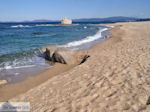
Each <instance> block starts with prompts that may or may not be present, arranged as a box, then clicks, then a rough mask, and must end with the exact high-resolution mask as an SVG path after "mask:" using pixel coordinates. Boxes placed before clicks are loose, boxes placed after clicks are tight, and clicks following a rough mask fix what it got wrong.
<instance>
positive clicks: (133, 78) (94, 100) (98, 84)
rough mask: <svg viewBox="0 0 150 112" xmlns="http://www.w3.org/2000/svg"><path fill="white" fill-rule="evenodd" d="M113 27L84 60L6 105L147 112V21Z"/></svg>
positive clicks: (37, 110) (53, 111)
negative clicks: (21, 103) (28, 104)
mask: <svg viewBox="0 0 150 112" xmlns="http://www.w3.org/2000/svg"><path fill="white" fill-rule="evenodd" d="M113 25H115V26H116V28H114V29H113V30H112V37H111V38H110V39H108V40H107V41H105V42H104V43H102V44H99V45H96V46H94V47H93V48H92V49H90V50H89V51H88V53H89V54H90V56H91V57H90V58H89V59H88V61H86V62H85V63H83V64H81V65H79V66H76V67H75V68H73V69H71V70H69V71H68V72H65V73H62V74H60V75H57V76H55V77H53V78H51V79H49V80H48V81H46V82H45V83H43V84H41V85H39V86H37V87H35V88H33V89H31V90H29V91H28V92H26V93H24V94H21V95H18V96H16V97H15V98H13V99H11V100H10V101H29V102H30V103H31V111H34V112H70V111H72V112H139V111H140V112H141V111H143V112H149V111H150V106H149V105H146V103H147V100H148V97H149V96H150V22H139V23H117V24H113Z"/></svg>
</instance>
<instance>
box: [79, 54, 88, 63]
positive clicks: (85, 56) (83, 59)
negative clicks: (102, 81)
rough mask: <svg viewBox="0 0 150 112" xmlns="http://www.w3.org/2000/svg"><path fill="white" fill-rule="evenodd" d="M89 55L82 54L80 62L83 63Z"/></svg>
mask: <svg viewBox="0 0 150 112" xmlns="http://www.w3.org/2000/svg"><path fill="white" fill-rule="evenodd" d="M89 57H90V56H89V55H84V57H83V58H82V61H81V62H80V64H82V63H84V62H85V61H86V60H87V59H88V58H89Z"/></svg>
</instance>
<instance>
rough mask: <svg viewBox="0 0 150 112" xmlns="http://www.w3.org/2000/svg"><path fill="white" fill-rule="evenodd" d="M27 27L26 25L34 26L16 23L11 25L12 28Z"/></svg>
mask: <svg viewBox="0 0 150 112" xmlns="http://www.w3.org/2000/svg"><path fill="white" fill-rule="evenodd" d="M24 27H25V28H26V27H32V26H29V25H21V24H20V25H14V26H11V28H24Z"/></svg>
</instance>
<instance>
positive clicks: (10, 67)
mask: <svg viewBox="0 0 150 112" xmlns="http://www.w3.org/2000/svg"><path fill="white" fill-rule="evenodd" d="M35 66H36V65H25V66H15V67H13V66H10V65H8V66H5V67H4V68H3V69H6V70H8V69H19V68H29V67H35Z"/></svg>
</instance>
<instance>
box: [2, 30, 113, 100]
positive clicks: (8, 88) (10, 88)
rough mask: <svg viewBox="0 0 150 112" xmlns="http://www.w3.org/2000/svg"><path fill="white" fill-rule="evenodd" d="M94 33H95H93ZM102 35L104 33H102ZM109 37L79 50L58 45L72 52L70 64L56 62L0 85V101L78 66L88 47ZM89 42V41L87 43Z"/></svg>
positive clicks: (54, 47)
mask: <svg viewBox="0 0 150 112" xmlns="http://www.w3.org/2000/svg"><path fill="white" fill-rule="evenodd" d="M110 30H111V29H107V31H110ZM95 35H96V34H95ZM103 36H104V35H103ZM107 39H109V37H108V36H107V38H105V39H104V40H103V41H100V40H99V41H98V42H97V43H95V44H93V45H92V44H91V45H89V46H90V47H89V48H86V49H80V50H75V51H74V50H71V49H69V48H63V47H60V48H59V46H58V49H62V50H67V51H68V52H73V54H74V57H75V61H74V63H72V64H69V65H63V64H59V63H56V64H55V65H52V66H51V68H48V69H46V70H42V71H41V72H39V73H36V74H35V75H30V76H28V77H26V78H24V79H23V80H22V81H19V82H17V83H7V84H5V85H0V93H1V95H0V101H7V100H9V99H10V98H12V97H15V96H16V95H19V94H22V93H24V92H27V91H28V90H30V89H32V88H34V87H36V86H38V85H40V84H42V83H44V82H46V81H47V80H49V79H50V78H52V77H54V76H56V75H60V74H63V73H64V72H67V71H69V70H71V69H73V68H74V67H76V66H78V65H79V64H80V62H79V61H81V59H79V58H81V56H83V55H88V54H89V53H88V52H89V51H90V49H93V47H94V46H96V45H97V44H102V43H103V42H105V41H107ZM87 44H90V43H87ZM45 48H50V49H57V46H47V47H44V48H42V49H41V50H42V51H44V49H45Z"/></svg>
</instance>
